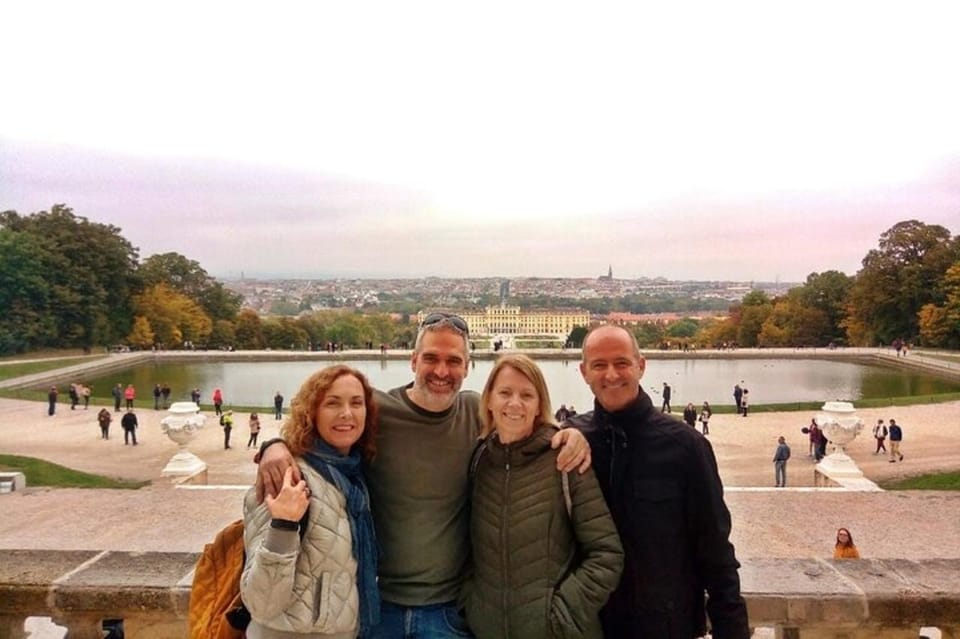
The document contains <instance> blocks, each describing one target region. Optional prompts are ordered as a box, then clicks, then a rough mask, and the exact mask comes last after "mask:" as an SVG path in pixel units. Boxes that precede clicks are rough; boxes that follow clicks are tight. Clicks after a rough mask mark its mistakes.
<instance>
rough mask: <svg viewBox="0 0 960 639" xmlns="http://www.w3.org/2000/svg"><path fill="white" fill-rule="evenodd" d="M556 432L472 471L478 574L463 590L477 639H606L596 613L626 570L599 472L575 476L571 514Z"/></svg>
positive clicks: (500, 452)
mask: <svg viewBox="0 0 960 639" xmlns="http://www.w3.org/2000/svg"><path fill="white" fill-rule="evenodd" d="M554 433H556V428H555V427H553V426H541V427H539V428H537V429H536V430H535V431H534V433H533V434H532V435H531V436H530V437H529V438H527V439H525V440H523V441H519V442H513V443H511V444H507V445H504V444H502V443H501V442H500V441H499V440H498V439H497V436H496V433H494V434H493V435H491V436H490V437H489V438H488V439H487V440H486V441H485V442H484V443H483V444H482V445H481V448H480V449H479V450H478V452H477V455H476V456H475V458H474V463H473V464H472V465H471V466H472V468H471V473H472V474H473V484H472V489H471V490H472V495H471V498H472V499H471V503H472V505H471V508H472V511H471V521H470V535H471V543H472V550H473V563H474V565H473V574H472V576H471V578H470V579H469V580H468V582H467V585H466V588H465V591H464V603H465V607H466V613H467V621H468V623H469V624H470V629H471V630H472V631H473V632H474V633H475V634H476V636H477V638H478V639H486V638H488V637H490V638H494V637H497V638H502V639H509V638H511V637H513V638H517V639H537V638H539V637H543V638H568V637H597V638H600V637H602V636H603V633H602V632H601V629H600V621H599V619H598V617H597V614H598V612H599V611H600V608H601V607H602V606H603V605H604V603H605V602H606V601H607V597H608V596H609V595H610V593H611V592H612V591H613V589H614V588H615V587H616V586H617V583H618V581H619V579H620V572H621V570H622V568H623V550H622V549H621V546H620V538H619V537H618V536H617V530H616V527H615V526H614V523H613V520H612V519H611V518H610V513H609V511H608V510H607V506H606V503H605V502H604V499H603V494H602V493H601V492H600V487H599V485H598V484H597V480H596V478H595V477H594V475H593V471H592V470H591V471H588V472H587V473H585V474H583V475H580V474H578V473H576V472H573V473H570V474H569V480H570V481H569V484H570V497H571V500H572V507H571V510H570V512H569V514H568V512H567V506H566V504H565V499H564V493H563V488H562V482H561V475H560V473H559V472H558V471H557V467H556V458H557V451H554V450H551V448H550V438H551V437H552V436H553V435H554Z"/></svg>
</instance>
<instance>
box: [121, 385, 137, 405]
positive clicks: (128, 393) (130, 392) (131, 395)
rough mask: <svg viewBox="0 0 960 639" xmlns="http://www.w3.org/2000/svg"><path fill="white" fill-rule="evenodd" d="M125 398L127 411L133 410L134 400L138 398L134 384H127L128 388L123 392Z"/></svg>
mask: <svg viewBox="0 0 960 639" xmlns="http://www.w3.org/2000/svg"><path fill="white" fill-rule="evenodd" d="M123 398H124V399H125V400H127V410H133V400H135V399H136V398H137V389H136V388H134V387H133V384H127V388H126V389H125V390H124V391H123Z"/></svg>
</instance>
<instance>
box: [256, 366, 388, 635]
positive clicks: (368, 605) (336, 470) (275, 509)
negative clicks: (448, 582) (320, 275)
mask: <svg viewBox="0 0 960 639" xmlns="http://www.w3.org/2000/svg"><path fill="white" fill-rule="evenodd" d="M281 432H282V435H283V437H284V439H285V440H286V442H287V445H288V447H289V448H290V452H291V453H292V454H293V456H294V457H295V458H296V459H297V463H298V465H299V467H300V472H301V474H302V476H303V478H304V479H303V480H302V481H300V482H298V483H296V484H295V483H294V482H293V471H292V468H288V469H287V471H286V474H285V476H284V480H283V487H282V489H281V490H280V492H279V494H278V495H277V496H276V498H274V497H270V496H267V498H266V499H265V501H264V503H263V504H258V503H257V498H256V491H255V489H251V490H250V492H248V493H247V496H246V499H245V501H244V547H245V550H246V553H247V561H246V564H245V565H244V568H243V577H242V579H241V584H240V592H241V595H242V596H243V602H244V604H245V605H246V607H247V609H248V610H249V611H250V616H251V622H250V625H249V626H248V628H247V634H246V636H247V637H249V638H251V639H273V638H277V637H289V636H290V635H291V634H293V635H296V636H303V637H338V638H339V637H357V636H360V635H363V634H364V633H365V632H366V630H367V629H369V628H371V627H373V626H375V625H376V624H377V623H378V621H379V611H380V597H379V593H378V591H377V540H376V536H375V534H374V529H373V518H372V516H371V514H370V497H369V494H368V492H367V486H366V481H365V480H364V477H363V475H362V473H361V468H360V464H361V458H366V459H368V460H369V459H372V458H373V456H374V454H375V452H376V450H375V442H376V435H377V406H376V404H375V403H374V401H373V388H372V387H371V386H370V383H369V382H368V381H367V378H366V377H365V376H364V375H363V374H362V373H360V372H359V371H357V370H354V369H352V368H350V367H348V366H343V365H337V366H330V367H328V368H324V369H322V370H320V371H317V372H316V373H314V374H313V375H311V376H310V377H309V378H307V380H306V381H305V382H304V383H303V386H301V387H300V390H299V391H298V392H297V395H296V397H294V399H293V402H292V403H291V410H290V416H289V417H288V418H287V420H286V422H284V425H283V428H282V431H281Z"/></svg>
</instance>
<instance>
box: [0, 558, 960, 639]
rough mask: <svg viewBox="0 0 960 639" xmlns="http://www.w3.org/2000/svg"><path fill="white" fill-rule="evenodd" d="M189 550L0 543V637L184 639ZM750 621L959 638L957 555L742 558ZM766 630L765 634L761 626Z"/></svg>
mask: <svg viewBox="0 0 960 639" xmlns="http://www.w3.org/2000/svg"><path fill="white" fill-rule="evenodd" d="M196 559H197V555H196V554H194V553H165V552H147V553H135V552H113V551H103V552H95V551H58V550H50V551H40V550H0V639H21V638H22V637H23V636H24V631H23V625H24V621H25V620H26V618H28V617H33V616H42V617H51V618H52V619H53V620H54V621H55V622H56V623H57V624H59V625H61V626H64V627H66V628H67V629H68V635H67V636H68V637H69V639H93V638H97V639H101V638H102V637H103V632H102V630H101V627H102V622H103V620H104V619H122V620H123V628H124V634H125V637H126V639H174V638H176V639H180V638H182V637H186V636H187V634H186V618H187V608H188V605H189V600H190V584H191V581H192V578H193V566H194V563H195V561H196ZM740 575H741V580H742V584H743V593H744V597H745V598H746V600H747V604H748V606H749V609H750V622H751V624H752V625H753V626H754V627H757V628H773V629H774V632H773V634H774V635H775V636H776V637H777V639H868V638H869V639H917V637H918V634H919V630H920V628H921V627H924V626H928V627H936V628H938V629H939V630H940V631H941V633H942V635H941V636H942V638H943V639H960V559H929V560H922V561H908V560H900V559H862V560H845V561H833V560H821V559H749V560H745V561H744V562H743V567H742V568H741V570H740ZM768 636H769V632H768Z"/></svg>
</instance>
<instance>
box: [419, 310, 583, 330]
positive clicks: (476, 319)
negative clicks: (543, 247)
mask: <svg viewBox="0 0 960 639" xmlns="http://www.w3.org/2000/svg"><path fill="white" fill-rule="evenodd" d="M436 310H438V309H430V310H423V311H420V312H419V313H417V323H420V322H422V321H423V318H424V317H426V316H427V315H429V314H430V313H433V312H435V311H436ZM457 315H459V316H460V317H462V318H463V319H464V320H465V321H466V322H467V326H469V327H470V334H471V335H555V336H557V337H564V338H565V337H566V336H567V335H569V334H570V331H572V330H573V327H574V326H589V325H590V313H588V312H587V311H585V310H582V309H542V310H523V309H521V308H520V307H519V306H507V305H505V304H504V305H500V306H488V307H486V308H485V309H484V310H482V311H460V312H457Z"/></svg>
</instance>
